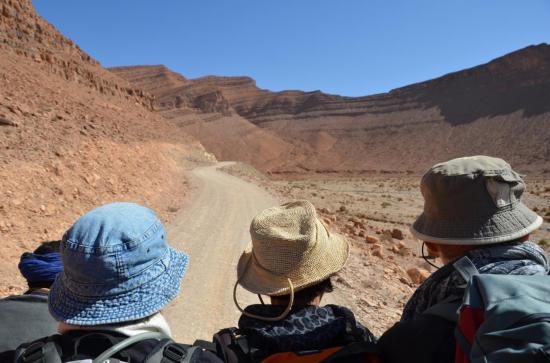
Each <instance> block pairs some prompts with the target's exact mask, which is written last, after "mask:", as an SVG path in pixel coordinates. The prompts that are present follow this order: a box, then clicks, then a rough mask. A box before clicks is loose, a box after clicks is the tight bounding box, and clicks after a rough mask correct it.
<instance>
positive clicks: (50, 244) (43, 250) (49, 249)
mask: <svg viewBox="0 0 550 363" xmlns="http://www.w3.org/2000/svg"><path fill="white" fill-rule="evenodd" d="M60 246H61V241H57V240H56V241H44V242H42V243H40V246H38V247H37V248H36V249H35V250H34V251H33V253H34V254H36V255H46V254H48V253H54V252H59V248H60ZM52 284H53V281H52V282H49V281H37V282H29V281H27V285H28V286H29V289H49V288H50V287H51V286H52Z"/></svg>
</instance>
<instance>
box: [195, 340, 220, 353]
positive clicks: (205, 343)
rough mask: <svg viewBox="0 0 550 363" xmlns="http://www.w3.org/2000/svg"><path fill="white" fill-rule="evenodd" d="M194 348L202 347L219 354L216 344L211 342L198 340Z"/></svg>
mask: <svg viewBox="0 0 550 363" xmlns="http://www.w3.org/2000/svg"><path fill="white" fill-rule="evenodd" d="M193 346H197V347H201V348H202V349H204V350H207V351H209V352H212V353H214V354H216V353H217V350H216V343H213V342H209V341H207V340H202V339H197V340H195V342H194V343H193Z"/></svg>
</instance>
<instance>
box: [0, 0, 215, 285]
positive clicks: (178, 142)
mask: <svg viewBox="0 0 550 363" xmlns="http://www.w3.org/2000/svg"><path fill="white" fill-rule="evenodd" d="M0 14H1V15H0V150H1V151H0V236H1V239H2V244H1V245H0V256H1V257H2V260H3V261H5V262H4V263H3V264H2V265H1V266H0V295H3V294H5V293H8V292H13V291H20V289H22V288H23V285H24V284H23V281H22V279H21V278H20V277H19V274H18V273H17V260H18V258H19V255H20V254H21V253H22V252H23V251H26V250H31V249H34V248H35V247H36V246H37V244H38V243H39V242H40V241H42V240H47V239H59V238H61V235H62V233H63V231H64V230H65V229H66V228H67V227H68V226H69V225H70V224H71V223H72V222H74V220H75V219H76V218H77V217H78V216H79V215H80V214H82V213H84V212H85V211H87V210H88V209H90V208H92V207H94V206H97V205H99V204H102V203H106V202H111V201H115V200H125V201H136V202H141V203H144V204H146V205H148V206H150V207H152V208H153V209H155V210H156V211H157V212H158V213H159V214H160V216H161V217H162V218H163V219H164V220H167V219H170V217H171V216H172V215H173V214H174V212H175V211H176V210H177V209H178V208H179V206H180V204H179V203H180V202H181V200H182V199H183V197H184V195H185V193H186V189H187V187H186V181H185V179H184V177H183V175H182V172H183V167H184V165H185V163H186V162H192V161H201V160H207V159H208V158H209V157H210V156H209V154H207V153H206V152H205V151H204V149H203V147H202V146H201V144H200V143H199V142H197V141H196V140H195V139H193V138H191V137H190V136H187V135H186V134H185V133H184V132H183V131H182V130H181V129H180V128H178V127H176V126H174V125H173V124H171V123H169V122H167V121H166V120H165V119H164V118H163V117H161V116H160V115H158V114H157V113H153V112H151V106H152V100H153V98H152V97H151V96H149V95H146V94H145V93H144V92H143V91H141V90H138V89H136V88H135V86H132V85H130V84H129V83H128V82H126V81H125V80H123V79H120V78H119V77H117V76H115V75H114V74H112V73H111V72H108V71H106V70H105V69H103V68H101V66H100V65H99V63H98V62H97V61H95V60H94V59H92V58H91V57H90V56H88V55H87V54H85V53H84V52H82V51H81V50H80V49H79V48H78V46H76V45H75V44H74V43H73V42H71V41H70V40H68V39H66V38H65V37H63V35H61V34H60V33H59V32H58V31H57V30H56V29H55V28H54V27H53V26H52V25H50V24H48V23H47V22H46V21H44V20H43V19H42V18H40V17H39V16H38V15H37V14H36V13H35V11H34V8H33V7H32V4H31V2H30V1H29V0H24V1H21V0H18V1H10V0H0Z"/></svg>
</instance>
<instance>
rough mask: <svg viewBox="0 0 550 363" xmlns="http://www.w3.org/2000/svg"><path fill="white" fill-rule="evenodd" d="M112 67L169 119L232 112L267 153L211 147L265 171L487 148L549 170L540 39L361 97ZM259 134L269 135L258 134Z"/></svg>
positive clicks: (547, 98)
mask: <svg viewBox="0 0 550 363" xmlns="http://www.w3.org/2000/svg"><path fill="white" fill-rule="evenodd" d="M112 71H113V72H114V73H116V74H118V75H119V76H121V77H123V78H126V79H127V80H129V81H130V82H131V83H133V84H134V85H135V86H136V87H139V88H143V89H144V90H145V91H147V92H151V93H152V94H154V95H155V96H156V100H155V108H156V109H158V110H159V111H160V112H161V113H163V114H164V115H167V116H168V117H170V118H172V119H174V120H181V119H182V118H183V119H189V117H190V116H189V115H199V117H200V118H205V119H209V118H215V119H216V120H217V122H218V125H219V126H222V127H231V126H230V125H235V124H236V122H234V121H228V120H230V119H231V120H236V119H237V118H238V119H239V120H240V121H239V122H240V124H247V127H248V128H250V129H254V130H256V131H255V132H254V137H252V138H251V140H249V142H252V143H253V145H258V144H261V145H262V146H263V147H269V148H270V149H271V150H272V151H273V153H272V154H270V156H269V160H267V159H266V158H263V157H262V155H256V156H250V155H248V156H247V155H246V152H245V151H246V150H243V148H244V149H246V148H247V147H248V145H249V144H248V143H246V142H245V144H244V145H243V148H239V147H234V142H236V141H237V142H238V141H239V140H238V139H237V140H235V139H231V138H229V139H226V140H225V145H221V144H223V143H224V139H223V138H218V136H215V137H214V138H213V139H211V140H216V141H215V144H216V145H217V150H213V152H214V153H215V154H216V155H217V156H218V157H219V158H222V159H225V158H228V159H237V160H244V161H248V162H252V163H253V164H254V165H255V166H256V167H258V168H259V169H261V170H264V171H270V172H273V173H285V172H295V171H315V172H342V171H351V172H365V171H406V170H409V171H422V170H425V168H427V167H429V166H430V165H432V164H433V163H435V162H438V161H443V160H446V159H449V158H453V157H458V156H463V155H472V154H489V155H494V156H500V157H503V158H505V159H507V160H509V161H510V162H511V163H513V164H514V166H515V167H517V168H519V169H521V170H523V171H532V172H544V171H546V172H550V167H549V164H548V161H549V159H550V149H549V148H548V147H546V145H548V141H549V140H550V46H548V45H546V44H541V45H538V46H530V47H527V48H524V49H521V50H518V51H516V52H513V53H510V54H508V55H505V56H503V57H500V58H498V59H495V60H493V61H491V62H489V63H487V64H483V65H480V66H477V67H474V68H470V69H466V70H463V71H459V72H455V73H451V74H448V75H445V76H443V77H440V78H437V79H433V80H430V81H426V82H421V83H417V84H413V85H410V86H407V87H403V88H398V89H395V90H392V91H390V92H388V93H384V94H378V95H373V96H366V97H343V96H337V95H329V94H325V93H322V92H320V91H314V92H302V91H283V92H271V91H268V90H263V89H260V88H258V87H257V86H256V83H255V81H254V80H253V79H251V78H248V77H214V76H210V77H203V78H198V79H193V80H188V79H185V78H184V77H182V76H180V75H177V74H175V73H173V72H171V71H169V70H168V69H166V68H165V67H163V66H151V67H122V68H116V69H112ZM212 114H215V115H216V116H212ZM205 115H209V116H208V117H206V116H205ZM184 123H186V122H184ZM180 124H181V122H180ZM201 125H202V124H201ZM201 127H202V126H201ZM235 127H237V126H235ZM258 129H259V130H258ZM260 130H261V131H262V132H260ZM203 131H204V130H203ZM225 131H226V130H224V131H223V132H225ZM211 132H214V133H216V132H221V131H219V130H218V131H216V130H215V129H212V130H210V131H208V132H203V133H202V134H199V133H194V135H195V136H197V137H198V138H199V139H200V140H201V141H203V143H205V144H207V143H208V141H207V139H209V138H210V137H211ZM237 134H238V133H237ZM262 135H268V137H269V140H261V139H259V137H262ZM273 140H276V142H275V141H273ZM252 149H254V147H252ZM273 154H280V156H279V157H277V156H276V155H273ZM289 156H292V161H289V160H288V159H287V158H288V157H289Z"/></svg>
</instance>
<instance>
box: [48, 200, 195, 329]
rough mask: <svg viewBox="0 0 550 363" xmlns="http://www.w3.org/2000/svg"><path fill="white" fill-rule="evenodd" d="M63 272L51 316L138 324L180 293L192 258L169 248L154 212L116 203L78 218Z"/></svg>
mask: <svg viewBox="0 0 550 363" xmlns="http://www.w3.org/2000/svg"><path fill="white" fill-rule="evenodd" d="M61 255H62V260H63V264H64V270H63V272H62V273H60V274H59V275H58V277H57V279H56V280H55V282H54V284H53V285H52V287H51V290H50V298H49V308H50V312H51V314H52V315H53V317H54V318H55V319H56V320H58V321H63V322H65V323H68V324H73V325H103V324H112V323H119V322H124V321H130V320H136V319H141V318H144V317H147V316H149V315H152V314H154V313H156V312H158V311H159V310H161V309H162V308H163V307H164V306H165V305H166V304H167V303H168V302H170V301H171V300H172V299H173V298H174V297H176V295H177V294H178V292H179V288H180V281H181V279H182V277H183V274H184V272H185V270H186V269H187V265H188V260H189V257H188V256H187V255H186V254H183V253H181V252H178V251H176V250H174V249H172V248H170V247H169V246H168V244H167V241H166V232H165V230H164V226H163V225H162V223H161V222H160V221H159V219H158V218H157V217H156V216H155V214H154V213H153V211H152V210H150V209H148V208H145V207H142V206H140V205H138V204H133V203H112V204H107V205H104V206H101V207H99V208H96V209H93V210H92V211H90V212H88V213H87V214H85V215H84V216H82V217H80V218H79V219H78V220H77V221H76V223H75V224H74V225H73V226H72V227H71V228H70V229H69V230H68V231H67V232H65V235H64V236H63V241H62V244H61Z"/></svg>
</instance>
